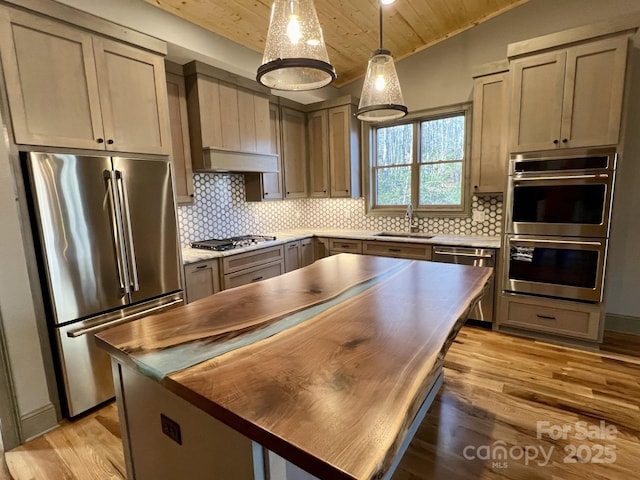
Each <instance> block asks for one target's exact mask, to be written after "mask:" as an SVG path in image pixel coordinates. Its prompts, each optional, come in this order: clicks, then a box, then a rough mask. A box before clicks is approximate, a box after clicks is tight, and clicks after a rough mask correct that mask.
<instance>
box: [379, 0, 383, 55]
mask: <svg viewBox="0 0 640 480" xmlns="http://www.w3.org/2000/svg"><path fill="white" fill-rule="evenodd" d="M378 10H379V11H380V50H382V4H379V5H378Z"/></svg>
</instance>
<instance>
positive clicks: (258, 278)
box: [251, 275, 264, 282]
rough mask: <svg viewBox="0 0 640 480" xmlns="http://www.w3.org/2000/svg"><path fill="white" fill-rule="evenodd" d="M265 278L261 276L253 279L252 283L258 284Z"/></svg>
mask: <svg viewBox="0 0 640 480" xmlns="http://www.w3.org/2000/svg"><path fill="white" fill-rule="evenodd" d="M263 278H264V277H263V276H262V275H261V276H259V277H256V278H252V279H251V281H252V282H257V281H258V280H262V279H263Z"/></svg>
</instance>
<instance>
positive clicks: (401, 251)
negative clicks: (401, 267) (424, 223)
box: [362, 241, 431, 260]
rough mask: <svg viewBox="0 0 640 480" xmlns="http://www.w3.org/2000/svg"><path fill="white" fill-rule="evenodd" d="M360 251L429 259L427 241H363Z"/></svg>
mask: <svg viewBox="0 0 640 480" xmlns="http://www.w3.org/2000/svg"><path fill="white" fill-rule="evenodd" d="M362 253H364V254H365V255H378V256H380V257H396V258H410V259H414V260H431V245H430V244H427V243H404V242H386V241H384V242H377V241H364V242H362Z"/></svg>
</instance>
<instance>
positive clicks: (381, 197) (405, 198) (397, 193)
mask: <svg viewBox="0 0 640 480" xmlns="http://www.w3.org/2000/svg"><path fill="white" fill-rule="evenodd" d="M376 191H377V192H378V198H377V202H376V203H377V205H407V204H408V203H409V202H411V167H390V168H379V169H377V170H376Z"/></svg>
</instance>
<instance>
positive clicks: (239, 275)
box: [224, 259, 284, 289]
mask: <svg viewBox="0 0 640 480" xmlns="http://www.w3.org/2000/svg"><path fill="white" fill-rule="evenodd" d="M283 273H284V262H283V261H282V259H280V260H278V261H275V262H272V263H268V264H267V265H262V266H259V267H253V268H247V269H245V270H241V271H239V272H235V273H229V274H226V275H225V276H224V288H225V289H227V288H233V287H239V286H240V285H247V284H249V283H255V282H259V281H260V280H266V279H267V278H272V277H277V276H278V275H282V274H283Z"/></svg>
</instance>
